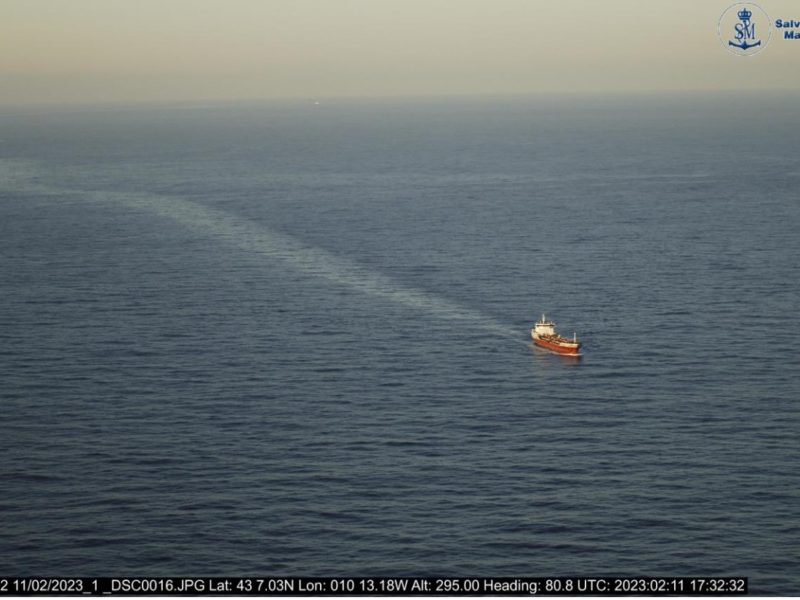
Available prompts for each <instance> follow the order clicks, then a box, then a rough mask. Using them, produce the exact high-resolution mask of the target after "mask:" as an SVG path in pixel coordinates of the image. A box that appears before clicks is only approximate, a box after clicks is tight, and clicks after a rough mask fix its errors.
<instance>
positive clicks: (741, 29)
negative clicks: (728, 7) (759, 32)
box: [728, 8, 761, 50]
mask: <svg viewBox="0 0 800 600" xmlns="http://www.w3.org/2000/svg"><path fill="white" fill-rule="evenodd" d="M736 16H738V17H739V20H740V21H741V23H737V24H736V25H735V26H734V29H735V30H736V39H737V40H739V43H738V44H737V43H736V42H732V41H728V45H729V46H734V47H735V48H741V49H742V50H747V49H748V48H755V47H756V46H760V45H761V40H758V41H756V42H754V43H752V44H748V43H747V40H748V39H750V40H754V39H756V24H755V23H751V22H750V17H752V16H753V12H752V11H750V10H747V8H743V9H742V10H740V11H739V12H738V13H736Z"/></svg>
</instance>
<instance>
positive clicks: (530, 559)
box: [0, 95, 800, 594]
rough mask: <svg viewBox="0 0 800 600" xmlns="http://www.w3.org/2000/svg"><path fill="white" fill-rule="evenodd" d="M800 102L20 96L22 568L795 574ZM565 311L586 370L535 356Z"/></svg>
mask: <svg viewBox="0 0 800 600" xmlns="http://www.w3.org/2000/svg"><path fill="white" fill-rule="evenodd" d="M798 124H800V98H798V97H797V96H786V97H779V96H774V97H761V96H750V97H743V98H740V97H737V96H734V95H730V96H724V95H719V96H713V97H711V96H709V97H690V96H685V97H680V96H675V97H658V96H638V97H630V98H624V97H618V98H612V97H606V98H584V99H579V98H568V97H564V98H556V97H553V98H540V99H525V98H517V99H472V100H470V99H464V100H446V99H442V100H408V101H389V100H386V101H371V102H366V101H365V102H356V101H344V100H330V101H326V100H323V101H322V102H321V103H320V104H319V105H315V104H313V103H312V102H297V103H288V102H287V103H274V104H263V105H245V104H240V105H230V106H209V107H201V106H186V107H181V106H171V107H161V108H130V109H127V108H117V109H102V110H101V109H97V110H93V109H90V108H87V109H80V110H79V109H64V110H63V111H58V110H52V111H45V110H41V111H36V110H17V111H14V110H11V109H5V110H3V111H0V294H1V296H0V425H2V428H1V430H0V457H2V458H1V462H0V571H2V572H3V573H4V574H14V575H42V574H52V575H55V574H61V575H82V576H89V575H110V576H119V575H121V574H128V575H132V574H135V575H148V576H156V575H180V576H184V575H306V576H312V575H318V576H324V575H361V576H366V575H433V576H440V575H462V576H475V575H478V576H489V575H492V576H501V575H503V576H545V575H583V576H592V575H658V576H661V575H669V576H678V575H680V576H688V575H703V576H711V575H713V576H724V575H741V576H748V577H750V578H751V579H750V587H751V591H755V592H761V593H769V594H773V593H774V594H788V593H791V592H794V593H797V592H798V591H800V360H799V359H798V355H797V347H796V340H797V339H798V337H800V320H799V319H798V309H800V267H799V264H800V260H799V258H800V135H798ZM542 312H545V313H547V315H548V316H549V317H552V318H553V320H555V321H556V323H557V325H558V329H559V330H560V331H561V332H562V333H565V334H567V335H571V334H572V332H573V331H576V332H578V335H579V337H581V338H582V339H583V341H584V344H585V356H584V357H583V358H582V359H580V360H575V359H565V358H562V357H558V356H555V355H552V354H549V353H546V352H543V351H541V350H538V349H534V348H533V347H532V346H531V345H530V344H529V338H528V335H529V334H528V330H529V328H530V326H531V324H532V323H533V322H534V321H535V320H536V319H537V318H538V317H539V316H540V315H541V313H542Z"/></svg>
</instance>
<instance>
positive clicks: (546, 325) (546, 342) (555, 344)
mask: <svg viewBox="0 0 800 600" xmlns="http://www.w3.org/2000/svg"><path fill="white" fill-rule="evenodd" d="M555 327H556V324H555V323H553V322H552V321H548V320H547V319H546V318H545V316H544V315H542V320H541V321H539V322H538V323H536V324H535V325H534V326H533V329H531V337H532V338H533V343H534V344H536V345H537V346H541V347H542V348H547V349H548V350H552V351H553V352H558V353H559V354H564V355H567V356H580V355H581V353H580V350H581V343H580V342H579V341H578V336H577V334H572V339H571V340H570V339H567V338H565V337H563V336H560V335H558V334H557V333H556V329H555Z"/></svg>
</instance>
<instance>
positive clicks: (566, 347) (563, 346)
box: [533, 337, 581, 356]
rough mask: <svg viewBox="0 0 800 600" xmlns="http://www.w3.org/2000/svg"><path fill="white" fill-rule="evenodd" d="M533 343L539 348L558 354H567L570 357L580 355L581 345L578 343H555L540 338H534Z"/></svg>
mask: <svg viewBox="0 0 800 600" xmlns="http://www.w3.org/2000/svg"><path fill="white" fill-rule="evenodd" d="M533 343H534V344H536V345H537V346H541V347H542V348H547V349H548V350H552V351H553V352H558V353H559V354H568V355H571V356H579V355H580V349H581V345H580V344H579V343H574V342H555V341H551V340H546V339H543V338H540V337H534V338H533Z"/></svg>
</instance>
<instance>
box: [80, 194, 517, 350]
mask: <svg viewBox="0 0 800 600" xmlns="http://www.w3.org/2000/svg"><path fill="white" fill-rule="evenodd" d="M88 195H89V196H90V197H91V199H93V200H99V201H102V200H105V201H108V200H113V201H116V202H120V203H122V204H125V205H127V206H131V207H135V208H138V209H144V210H147V211H148V212H151V213H154V214H157V215H159V216H162V217H166V218H169V219H172V220H173V221H175V222H176V223H179V224H180V225H182V226H184V227H189V228H191V229H194V230H196V231H200V232H203V233H206V234H212V235H213V236H214V237H216V238H217V239H220V240H222V241H224V242H225V243H228V244H230V245H233V246H236V247H238V248H240V249H242V250H245V251H248V252H253V253H258V254H261V255H263V256H266V257H269V258H271V259H278V260H280V261H282V262H284V263H286V264H288V265H290V266H291V267H293V268H295V269H297V270H298V271H300V272H302V273H306V274H308V275H312V276H315V277H322V278H324V279H327V280H328V281H332V282H334V283H337V284H340V285H345V286H348V287H350V288H352V289H355V290H358V291H360V292H362V293H364V294H369V295H372V296H375V297H378V298H385V299H387V300H391V301H393V302H396V303H398V304H401V305H403V306H408V307H411V308H415V309H419V310H421V311H424V312H427V313H430V314H432V315H435V316H437V317H440V318H443V319H449V320H456V321H464V322H468V323H470V324H471V325H472V326H473V327H477V328H479V329H481V330H483V331H486V332H489V333H492V334H494V335H500V336H503V337H510V338H513V339H516V340H519V341H522V340H521V339H520V335H519V332H518V331H516V330H515V329H513V328H511V327H508V326H505V325H502V324H500V323H498V322H496V321H495V320H494V319H492V318H490V317H487V316H486V315H483V314H481V313H479V312H476V311H473V310H470V309H468V308H465V307H463V306H461V305H459V304H457V303H455V302H451V301H449V300H446V299H444V298H440V297H437V296H435V295H432V294H429V293H426V292H423V291H421V290H417V289H414V288H411V287H407V286H404V285H402V284H400V283H398V282H396V281H394V280H392V279H391V278H389V277H386V276H385V275H381V274H379V273H375V272H374V271H370V270H369V269H367V268H365V267H363V266H361V265H359V264H357V263H355V262H352V261H349V260H346V259H343V258H341V257H337V256H335V255H334V254H331V253H330V252H327V251H325V250H322V249H320V248H316V247H313V246H309V245H307V244H304V243H302V242H300V241H298V240H297V239H295V238H293V237H291V236H288V235H285V234H281V233H278V232H276V231H272V230H269V229H267V228H265V227H263V226H262V225H259V224H257V223H255V222H253V221H249V220H246V219H243V218H240V217H236V216H234V215H231V214H229V213H226V212H223V211H220V210H217V209H213V208H209V207H206V206H203V205H200V204H197V203H194V202H190V201H188V200H183V199H181V198H177V197H171V196H154V195H146V194H124V193H116V192H91V193H89V194H88ZM523 343H525V342H523Z"/></svg>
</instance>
